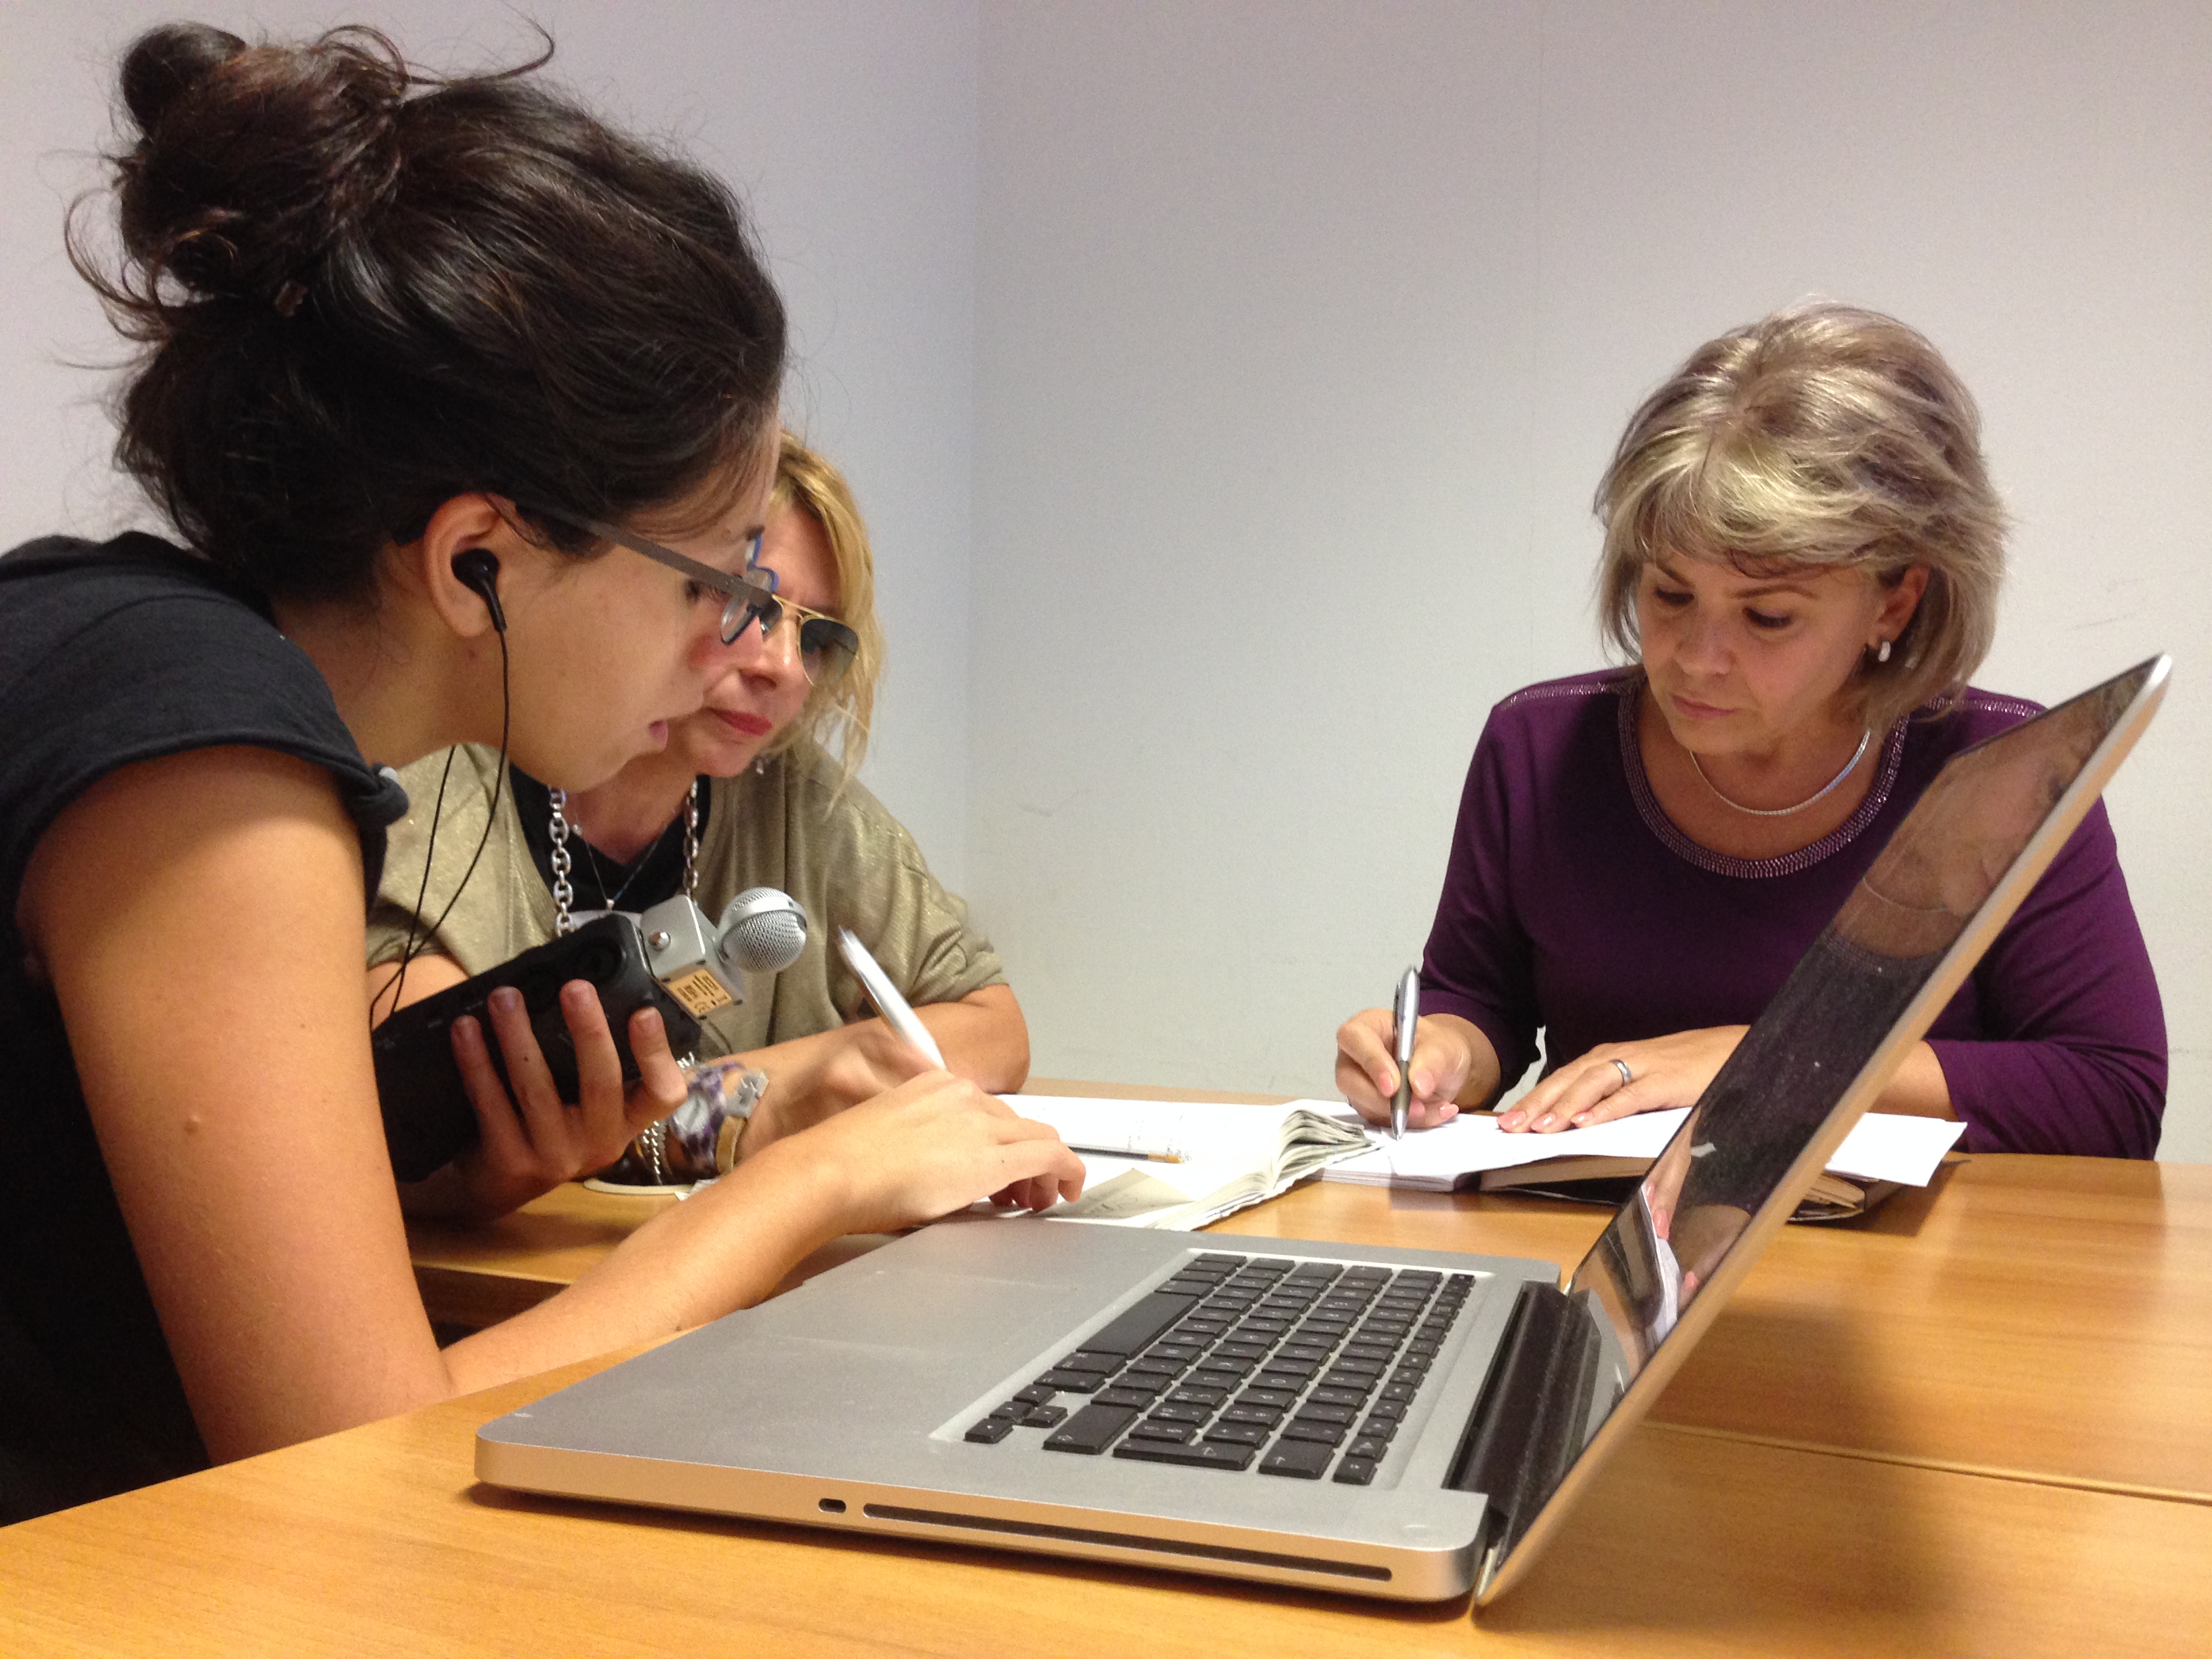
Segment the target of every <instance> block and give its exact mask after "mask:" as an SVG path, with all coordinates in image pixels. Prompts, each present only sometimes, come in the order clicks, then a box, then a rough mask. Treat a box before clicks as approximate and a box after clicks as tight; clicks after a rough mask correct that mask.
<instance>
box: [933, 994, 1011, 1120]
mask: <svg viewBox="0 0 2212 1659" xmlns="http://www.w3.org/2000/svg"><path fill="white" fill-rule="evenodd" d="M915 1014H916V1015H917V1016H918V1017H919V1018H921V1023H922V1024H924V1025H926V1026H927V1027H928V1028H929V1034H930V1036H933V1037H934V1038H935V1039H936V1040H937V1046H938V1048H939V1051H940V1052H941V1053H942V1054H944V1055H945V1069H946V1070H948V1071H950V1072H951V1073H953V1074H954V1075H955V1076H956V1077H964V1078H966V1079H968V1080H969V1082H971V1083H973V1084H975V1085H976V1086H977V1087H978V1088H981V1089H983V1090H987V1091H989V1092H990V1093H992V1094H994V1095H1003V1094H1011V1093H1012V1092H1013V1091H1015V1090H1017V1089H1018V1088H1020V1087H1021V1086H1022V1085H1023V1084H1024V1083H1025V1082H1027V1081H1028V1080H1029V1075H1030V1028H1029V1022H1028V1021H1026V1020H1024V1018H1022V1008H1021V1004H1020V1003H1018V1002H1017V1001H1016V1000H1014V993H1013V987H1011V986H1006V985H987V986H985V987H983V988H982V989H981V990H980V991H973V992H970V993H969V994H968V995H966V996H964V997H963V998H961V999H960V1000H959V1001H957V1002H933V1003H928V1004H926V1005H925V1006H922V1007H920V1008H917V1009H915Z"/></svg>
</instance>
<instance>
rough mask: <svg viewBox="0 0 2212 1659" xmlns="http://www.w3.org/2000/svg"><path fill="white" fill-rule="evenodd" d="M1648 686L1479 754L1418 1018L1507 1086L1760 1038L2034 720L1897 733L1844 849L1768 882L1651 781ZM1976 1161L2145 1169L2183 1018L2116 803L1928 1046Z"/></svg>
mask: <svg viewBox="0 0 2212 1659" xmlns="http://www.w3.org/2000/svg"><path fill="white" fill-rule="evenodd" d="M1641 684H1642V677H1641V675H1640V673H1638V671H1634V670H1627V671H1619V670H1615V671H1605V672H1600V673H1595V674H1583V675H1578V676H1576V677H1575V678H1570V679H1564V680H1551V681H1547V682H1546V683H1544V684H1540V685H1532V686H1529V687H1528V688H1527V689H1526V690H1521V691H1516V692H1515V693H1514V694H1513V695H1512V696H1510V697H1508V698H1506V699H1505V701H1504V702H1501V703H1499V704H1498V707H1497V708H1494V709H1492V711H1491V715H1490V722H1489V724H1488V726H1486V727H1485V728H1484V730H1483V733H1482V738H1481V741H1480V742H1479V743H1478V744H1476V745H1475V750H1474V764H1473V766H1472V767H1470V768H1469V769H1468V779H1467V790H1466V793H1465V794H1464V795H1463V796H1462V798H1461V801H1460V811H1459V824H1458V827H1457V829H1455V832H1454V835H1453V839H1452V850H1451V860H1450V862H1449V865H1448V866H1447V867H1446V869H1445V872H1444V885H1443V896H1442V897H1441V898H1440V899H1439V900H1438V901H1437V920H1436V926H1435V927H1434V929H1433V930H1432V931H1431V933H1430V935H1429V944H1428V951H1427V953H1426V956H1425V959H1424V961H1423V964H1422V971H1421V986H1422V991H1421V1009H1422V1012H1424V1013H1449V1014H1457V1015H1459V1016H1461V1017H1462V1018H1465V1019H1467V1020H1469V1021H1471V1022H1472V1023H1473V1024H1474V1025H1475V1026H1476V1027H1477V1028H1478V1029H1480V1030H1481V1031H1482V1033H1483V1034H1484V1035H1485V1036H1487V1037H1488V1038H1489V1039H1490V1043H1491V1046H1492V1048H1494V1049H1496V1050H1497V1053H1498V1065H1499V1068H1500V1073H1501V1077H1502V1079H1503V1082H1502V1086H1504V1087H1510V1086H1511V1085H1512V1084H1513V1083H1514V1082H1515V1081H1516V1080H1517V1079H1519V1078H1520V1076H1521V1074H1522V1073H1523V1072H1524V1071H1526V1070H1527V1069H1528V1064H1529V1062H1530V1061H1531V1060H1534V1058H1535V1057H1536V1054H1537V1034H1538V1032H1539V1030H1541V1032H1542V1034H1543V1054H1544V1059H1545V1070H1546V1071H1547V1072H1549V1071H1551V1070H1552V1069H1553V1068H1554V1067H1556V1066H1559V1064H1561V1063H1562V1062H1563V1061H1565V1060H1571V1059H1573V1058H1575V1057H1576V1056H1577V1055H1580V1054H1585V1053H1587V1052H1588V1051H1589V1049H1590V1048H1592V1047H1594V1046H1595V1045H1596V1044H1598V1043H1601V1042H1632V1041H1635V1040H1637V1039H1638V1038H1644V1037H1655V1036H1665V1035H1667V1034H1668V1033H1670V1032H1674V1031H1684V1030H1699V1029H1701V1028H1704V1027H1706V1026H1713V1025H1741V1024H1749V1023H1750V1022H1751V1021H1752V1020H1753V1019H1754V1018H1757V1017H1758V1015H1759V1011H1760V1010H1761V1009H1762V1008H1764V1007H1765V1006H1766V1004H1767V1001H1768V1000H1769V999H1771V997H1772V996H1773V994H1775V992H1776V991H1778V990H1779V989H1780V988H1781V986H1782V981H1784V979H1785V978H1787V977H1788V975H1789V973H1790V969H1792V968H1793V967H1795V966H1796V963H1797V959H1798V958H1799V957H1802V955H1804V953H1805V951H1807V950H1808V948H1809V947H1810V946H1811V945H1812V943H1813V941H1814V939H1815V938H1816V937H1817V936H1818V935H1819V933H1820V930H1821V928H1823V927H1826V925H1827V923H1828V921H1830V919H1831V918H1832V917H1833V916H1834V915H1835V914H1836V912H1837V911H1838V909H1840V908H1842V907H1843V902H1844V899H1845V898H1846V897H1848V896H1850V891H1851V890H1852V888H1853V887H1854V886H1855V885H1856V884H1857V881H1858V879H1859V878H1860V877H1861V876H1862V875H1863V874H1864V873H1865V872H1866V870H1867V867H1868V866H1869V865H1870V864H1872V863H1873V861H1874V859H1875V854H1878V853H1880V852H1881V849H1882V848H1883V846H1884V845H1885V844H1886V843H1887V842H1888V840H1889V837H1890V833H1891V831H1892V830H1893V829H1895V828H1896V827H1897V825H1898V823H1899V822H1900V821H1901V820H1902V819H1903V818H1904V817H1905V813H1906V812H1908V811H1910V810H1911V807H1912V805H1913V803H1914V802H1916V801H1917V800H1918V799H1919V798H1920V793H1921V791H1922V790H1923V789H1924V788H1926V787H1927V786H1928V785H1929V782H1930V781H1932V780H1933V779H1934V778H1935V775H1936V772H1937V771H1938V770H1939V769H1941V768H1942V764H1943V763H1944V762H1945V761H1946V760H1948V759H1949V758H1950V757H1951V756H1953V755H1954V754H1956V753H1957V752H1958V751H1959V750H1961V749H1964V748H1966V747H1967V746H1968V745H1969V744H1974V743H1978V742H1979V741H1980V740H1981V739H1982V738H1986V737H1989V736H1990V735H1991V734H1992V733H1994V732H2000V731H2002V730H2003V729H2004V728H2005V727H2006V726H2011V725H2013V724H2015V723H2016V722H2017V721H2020V720H2025V719H2027V717H2028V716H2029V715H2031V714H2036V713H2038V712H2039V710H2038V708H2037V707H2036V705H2034V704H2033V703H2030V702H2022V701H2021V700H2019V699H2016V698H2012V697H2002V696H1991V695H1990V694H1989V693H1987V692H1984V691H1978V690H1969V691H1968V692H1967V693H1966V696H1965V698H1964V700H1963V701H1962V702H1960V704H1959V705H1958V706H1957V707H1956V708H1954V709H1953V710H1952V711H1951V712H1949V713H1948V714H1943V715H1942V716H1940V717H1937V718H1934V719H1929V718H1915V719H1912V720H1904V721H1900V722H1899V724H1898V725H1897V726H1896V727H1894V728H1893V730H1892V731H1891V732H1890V733H1889V736H1888V738H1887V742H1886V743H1885V744H1884V746H1883V748H1882V750H1881V757H1880V761H1879V764H1878V767H1877V769H1876V774H1875V781H1874V786H1873V787H1871V788H1870V789H1869V790H1868V792H1867V796H1866V799H1865V800H1864V801H1863V803H1862V804H1861V805H1860V806H1859V808H1858V810H1857V811H1855V812H1853V813H1852V814H1851V816H1850V818H1849V819H1848V820H1847V821H1846V822H1845V823H1844V824H1843V825H1842V826H1841V827H1840V828H1838V829H1836V830H1835V831H1834V832H1833V833H1832V834H1831V835H1828V836H1824V837H1822V838H1821V839H1820V841H1817V842H1814V843H1813V844H1812V845H1811V846H1809V847H1806V848H1801V849H1800V850H1798V851H1797V852H1795V853H1790V854H1784V855H1783V856H1781V857H1779V858H1771V859H1739V858H1731V857H1729V856H1728V855H1726V854H1720V853H1715V852H1712V851H1711V850H1710V849H1708V848H1704V847H1701V846H1699V845H1698V844H1697V843H1696V842H1692V840H1690V838H1689V837H1688V836H1685V835H1684V834H1683V833H1682V832H1681V830H1680V829H1677V828H1676V827H1675V825H1674V823H1673V821H1672V820H1671V819H1669V818H1668V817H1667V815H1666V813H1665V812H1664V811H1662V809H1661V807H1660V805H1659V801H1658V799H1657V797H1656V796H1655V795H1654V794H1653V793H1652V792H1651V786H1650V782H1649V781H1648V780H1647V779H1646V777H1645V776H1644V761H1643V755H1642V751H1641V750H1640V749H1639V748H1638V743H1637V733H1636V705H1637V693H1638V687H1639V686H1640V685H1641ZM1928 1042H1929V1046H1930V1047H1931V1048H1934V1050H1935V1051H1936V1060H1937V1061H1938V1063H1939V1064H1940V1065H1941V1066H1942V1070H1943V1079H1944V1082H1945V1083H1946V1084H1947V1085H1948V1087H1949V1089H1950V1094H1951V1107H1952V1109H1953V1110H1954V1112H1955V1113H1957V1115H1959V1116H1960V1118H1962V1119H1964V1120H1965V1121H1966V1137H1965V1145H1966V1147H1967V1149H1968V1150H1969V1151H1975V1152H2067V1153H2075V1154H2081V1155H2087V1156H2096V1157H2106V1158H2148V1157H2150V1156H2151V1155H2152V1154H2153V1153H2154V1152H2156V1151H2157V1149H2158V1135H2159V1121H2160V1115H2162V1113H2163V1112H2164V1110H2165V1108H2166V1017H2165V1013H2164V1011H2163V1010H2162V1009H2161V1007H2160V1004H2159V996H2158V981H2157V980H2156V979H2155V978H2154V976H2153V975H2152V972H2151V965H2150V957H2149V953H2148V951H2145V949H2144V948H2143V941H2142V929H2141V928H2140V927H2138V926H2137V925H2136V915H2135V909H2134V907H2133V906H2132V905H2131V904H2130V902H2128V889H2127V883H2126V881H2125V879H2124V878H2123V877H2122V876H2121V874H2120V864H2119V851H2118V846H2117V844H2116V843H2115V842H2114V841H2113V838H2112V823H2111V821H2110V819H2109V818H2108V817H2106V813H2105V809H2104V807H2103V805H2101V804H2100V805H2098V806H2096V807H2095V808H2094V809H2093V811H2091V812H2090V814H2089V816H2088V817H2087V818H2085V819H2084V820H2083V821H2082V823H2081V826H2080V827H2079V828H2078V829H2075V832H2074V835H2073V836H2072V838H2071V839H2070V840H2069V841H2068V842H2067V843H2066V845H2065V847H2064V848H2063V849H2061V851H2060V852H2059V854H2058V856H2057V858H2056V859H2055V860H2052V862H2051V867H2050V868H2049V869H2048V870H2047V871H2046V872H2045V874H2044V877H2043V879H2042V880H2041V881H2040V882H2039V883H2038V884H2036V886H2035V889H2034V890H2033V892H2031V893H2030V894H2029V895H2028V896H2027V901H2026V902H2024V903H2022V904H2021V907H2020V909H2019V911H2018V913H2017V914H2015V915H2014V917H2013V919H2012V921H2010V922H2009V923H2008V924H2007V925H2006V927H2005V929H2004V931H2003V932H2002V933H2001V934H1999V935H1998V937H1997V939H1996V943H1995V944H1993V945H1991V946H1990V949H1989V951H1988V952H1987V953H1986V954H1985V955H1984V957H1982V959H1981V962H1980V963H1979V965H1978V966H1977V967H1976V969H1974V972H1973V975H1972V977H1971V978H1969V979H1968V980H1967V981H1966V984H1965V985H1964V986H1963V987H1961V988H1960V991H1959V994H1958V995H1957V996H1956V997H1954V999H1953V1000H1952V1001H1951V1003H1950V1005H1949V1006H1948V1007H1946V1008H1945V1009H1944V1010H1943V1012H1942V1015H1941V1016H1940V1017H1939V1018H1937V1019H1936V1023H1935V1024H1934V1026H1933V1027H1931V1028H1930V1030H1929V1034H1928Z"/></svg>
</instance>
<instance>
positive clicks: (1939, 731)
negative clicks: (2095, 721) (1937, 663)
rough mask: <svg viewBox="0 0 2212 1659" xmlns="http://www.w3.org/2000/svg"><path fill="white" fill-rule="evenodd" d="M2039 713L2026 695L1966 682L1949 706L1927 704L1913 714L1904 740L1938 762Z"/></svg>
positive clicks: (2040, 709)
mask: <svg viewBox="0 0 2212 1659" xmlns="http://www.w3.org/2000/svg"><path fill="white" fill-rule="evenodd" d="M2043 712H2044V708H2043V705H2042V704H2041V703H2039V702H2034V701H2033V700H2032V699H2030V698H2027V697H2015V696H2008V695H2007V694H2006V693H2003V692H2000V691H1985V690H1983V689H1982V688H1981V687H1979V686H1977V685H1970V686H1968V687H1967V688H1966V690H1964V691H1962V692H1960V694H1959V698H1958V700H1957V701H1956V702H1954V703H1952V704H1951V706H1950V707H1949V708H1936V707H1934V706H1932V705H1931V706H1929V707H1928V708H1923V709H1921V710H1919V711H1918V712H1917V713H1915V714H1913V715H1912V716H1911V726H1909V727H1908V728H1907V731H1906V734H1905V740H1906V742H1907V743H1908V744H1910V745H1911V747H1912V748H1914V749H1916V750H1919V751H1920V752H1921V753H1922V754H1923V756H1924V757H1927V758H1929V759H1930V760H1934V761H1937V762H1942V761H1945V760H1948V759H1949V758H1950V757H1952V756H1954V755H1955V754H1957V753H1958V752H1959V751H1960V750H1962V749H1970V748H1972V746H1973V745H1974V744H1978V743H1980V742H1981V741H1982V740H1983V739H1984V738H1993V737H1995V736H1996V734H1997V733H1998V732H2002V731H2005V730H2006V729H2008V727H2011V726H2018V725H2019V724H2020V723H2021V721H2022V720H2033V719H2034V718H2035V717H2036V716H2037V715H2038V714H2042V713H2043Z"/></svg>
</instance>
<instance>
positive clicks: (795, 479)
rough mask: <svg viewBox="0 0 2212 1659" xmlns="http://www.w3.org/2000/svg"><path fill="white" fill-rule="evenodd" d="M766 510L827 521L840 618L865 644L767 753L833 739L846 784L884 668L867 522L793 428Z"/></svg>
mask: <svg viewBox="0 0 2212 1659" xmlns="http://www.w3.org/2000/svg"><path fill="white" fill-rule="evenodd" d="M768 510H769V516H770V517H774V516H775V514H776V513H779V512H784V511H790V512H797V513H805V514H806V515H807V517H809V518H811V519H812V520H814V522H815V523H816V524H817V525H818V526H821V530H822V535H823V539H824V540H826V541H827V542H828V543H829V556H830V560H831V562H833V563H834V564H835V565H836V570H837V616H838V618H839V620H840V621H842V622H843V623H844V624H845V625H846V626H847V627H848V628H849V629H852V630H853V631H854V633H855V634H857V635H860V652H859V653H858V654H857V655H856V656H855V657H854V659H853V664H852V666H851V667H849V668H848V669H847V670H846V671H845V674H844V678H842V679H840V680H839V681H838V682H837V683H836V685H834V686H828V687H823V686H816V687H815V688H814V689H813V690H811V691H810V692H809V693H808V694H807V697H806V703H805V707H804V708H801V709H800V710H799V718H798V719H797V720H793V721H792V723H791V724H790V725H789V726H786V727H785V728H784V729H783V730H782V731H781V732H778V733H777V734H776V738H775V742H774V743H772V744H769V747H768V751H767V752H769V754H777V753H780V752H781V751H782V750H787V749H790V748H793V747H795V746H796V745H798V744H802V743H811V744H814V745H815V746H816V747H817V748H819V749H821V750H824V751H825V752H827V751H829V750H830V749H831V748H832V746H833V745H834V746H835V747H836V751H837V753H838V756H839V758H840V760H841V761H842V763H843V769H844V770H843V776H842V782H850V781H851V780H852V776H853V774H854V772H855V771H856V770H857V769H859V767H860V761H861V758H862V757H864V756H865V755H866V753H867V752H868V721H869V719H870V717H871V716H872V715H873V714H874V713H875V708H876V682H877V680H878V678H880V677H881V675H882V673H883V667H884V625H883V623H881V622H880V621H878V618H877V617H876V559H875V555H874V553H873V552H872V550H870V548H869V546H868V526H867V523H866V520H863V519H862V518H861V517H860V507H859V506H858V505H857V504H856V503H855V502H854V500H853V489H852V486H851V485H850V484H848V483H846V482H845V475H844V474H843V473H842V472H840V471H838V470H837V468H836V465H835V464H833V463H832V462H830V461H829V460H828V459H825V458H824V457H823V456H822V455H819V454H817V453H815V452H814V451H813V450H811V449H809V448H808V447H806V446H805V444H804V443H803V442H801V441H799V437H798V435H796V434H794V433H793V432H791V431H789V430H786V431H785V432H784V434H783V435H782V439H781V442H780V443H779V445H778V447H777V450H776V459H775V483H774V484H772V485H771V486H770V487H769V498H768ZM841 787H842V786H841Z"/></svg>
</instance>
